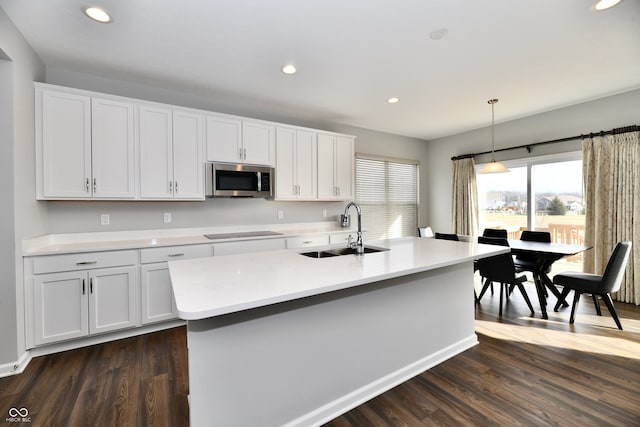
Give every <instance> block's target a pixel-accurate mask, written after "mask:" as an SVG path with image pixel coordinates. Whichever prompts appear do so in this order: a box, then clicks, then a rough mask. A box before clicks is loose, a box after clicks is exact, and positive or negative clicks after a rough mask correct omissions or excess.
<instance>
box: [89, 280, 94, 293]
mask: <svg viewBox="0 0 640 427" xmlns="http://www.w3.org/2000/svg"><path fill="white" fill-rule="evenodd" d="M89 293H93V277H92V278H90V279H89Z"/></svg>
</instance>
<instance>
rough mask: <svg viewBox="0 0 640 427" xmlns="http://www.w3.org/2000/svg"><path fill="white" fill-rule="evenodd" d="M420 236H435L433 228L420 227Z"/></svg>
mask: <svg viewBox="0 0 640 427" xmlns="http://www.w3.org/2000/svg"><path fill="white" fill-rule="evenodd" d="M418 236H420V237H433V230H432V229H431V227H418Z"/></svg>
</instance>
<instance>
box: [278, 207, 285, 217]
mask: <svg viewBox="0 0 640 427" xmlns="http://www.w3.org/2000/svg"><path fill="white" fill-rule="evenodd" d="M278 219H284V211H281V210H280V209H278Z"/></svg>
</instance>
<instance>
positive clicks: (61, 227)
mask: <svg viewBox="0 0 640 427" xmlns="http://www.w3.org/2000/svg"><path fill="white" fill-rule="evenodd" d="M47 83H52V84H58V85H61V86H69V87H75V88H80V89H86V90H93V91H98V92H103V93H111V94H116V95H122V96H129V97H132V98H139V99H145V100H150V101H156V102H165V103H169V104H174V105H181V106H185V107H192V108H201V109H205V110H209V111H216V112H220V113H230V114H238V115H242V116H246V117H253V118H257V119H263V120H274V121H277V122H281V123H288V124H293V125H299V126H308V127H313V128H318V129H324V130H330V131H335V132H342V133H347V134H351V135H356V136H357V139H356V152H363V153H367V154H377V155H384V156H392V157H401V158H408V159H413V160H419V161H420V162H421V163H422V164H423V165H425V164H426V163H427V143H426V142H425V141H422V140H418V139H413V138H407V137H403V136H398V135H392V134H385V133H382V132H375V131H371V130H367V129H360V128H355V127H350V126H345V125H339V124H329V123H321V122H314V121H312V120H310V119H309V118H305V117H291V116H290V117H287V116H285V115H283V114H281V113H280V112H279V111H278V109H274V110H270V109H269V106H260V105H256V104H252V103H251V102H249V101H247V103H246V104H245V105H244V107H243V105H239V104H238V103H235V102H234V103H230V102H228V103H226V104H225V103H224V102H223V101H221V100H220V99H217V98H216V97H210V98H208V97H202V96H199V95H194V94H190V93H187V92H180V91H175V90H169V89H166V88H159V87H154V86H149V85H147V84H142V83H136V82H131V81H123V80H115V79H110V78H106V77H100V76H94V75H88V74H83V73H79V72H75V71H69V70H63V69H57V68H47ZM420 188H422V189H426V188H427V182H426V175H425V174H422V179H421V182H420ZM425 197H426V193H425ZM422 200H425V199H424V198H423V199H422ZM47 204H48V221H49V228H48V232H49V233H69V232H86V231H115V230H130V229H161V228H179V227H202V226H229V225H236V224H251V225H253V224H273V223H295V222H316V221H324V220H331V219H335V220H337V216H338V214H339V213H341V212H342V210H343V209H344V206H345V203H343V202H276V201H273V200H264V199H261V200H260V199H258V200H254V199H208V200H206V201H204V202H57V201H56V202H47ZM324 209H326V210H327V213H328V218H323V216H322V212H323V210H324ZM278 210H282V211H283V212H284V219H283V220H278V217H277V211H278ZM164 212H170V213H171V214H172V223H171V224H164V223H163V213H164ZM420 213H421V215H420V222H421V223H423V222H426V209H421V210H420ZM101 214H109V215H110V220H111V224H110V225H108V226H102V225H100V215H101ZM363 222H364V225H365V226H366V218H364V219H363Z"/></svg>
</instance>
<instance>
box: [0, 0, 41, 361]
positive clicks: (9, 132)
mask: <svg viewBox="0 0 640 427" xmlns="http://www.w3.org/2000/svg"><path fill="white" fill-rule="evenodd" d="M44 72H45V69H44V64H43V63H42V61H40V59H39V58H38V56H37V55H36V54H35V52H34V51H33V50H32V49H31V47H30V46H29V45H28V44H27V43H26V41H25V40H24V39H23V37H22V35H21V34H20V33H19V32H18V31H17V30H16V28H15V27H14V26H13V23H12V22H11V21H10V20H9V18H8V17H7V16H6V14H5V13H4V11H3V10H2V9H0V97H1V98H2V99H1V100H0V116H2V118H1V119H0V158H2V160H1V164H0V182H2V185H0V198H1V199H2V204H1V207H0V223H1V225H0V272H1V273H2V274H1V275H0V343H1V344H0V366H2V365H4V364H10V363H12V362H15V361H16V360H17V358H18V357H19V356H20V355H21V354H22V352H23V351H24V334H23V333H21V331H22V324H23V322H24V318H23V317H22V311H21V310H17V309H16V307H20V306H22V304H23V302H22V301H23V293H22V290H23V284H22V282H23V277H22V257H21V252H22V245H21V242H22V240H23V239H24V238H25V237H30V236H33V235H38V234H42V233H43V232H44V231H45V230H46V205H45V204H42V203H38V202H36V200H35V174H34V167H33V164H34V163H35V154H34V153H35V150H34V143H33V141H34V125H33V124H34V91H33V81H34V80H39V79H42V78H43V76H44Z"/></svg>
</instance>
